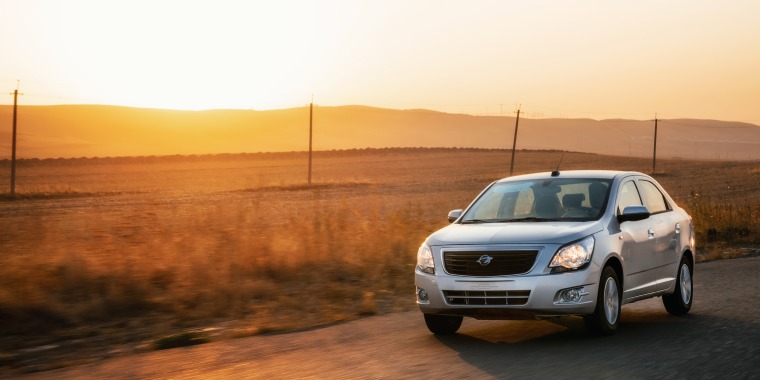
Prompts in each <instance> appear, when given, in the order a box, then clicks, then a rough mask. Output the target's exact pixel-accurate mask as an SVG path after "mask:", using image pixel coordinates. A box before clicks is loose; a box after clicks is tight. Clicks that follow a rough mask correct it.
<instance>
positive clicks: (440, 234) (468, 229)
mask: <svg viewBox="0 0 760 380" xmlns="http://www.w3.org/2000/svg"><path fill="white" fill-rule="evenodd" d="M601 230H602V224H601V223H600V222H599V221H591V222H526V223H482V224H458V223H455V224H451V225H449V226H446V227H444V228H442V229H440V230H438V231H436V232H435V233H433V234H432V235H430V237H428V239H427V242H428V244H430V245H486V244H542V245H544V244H565V243H568V242H571V241H574V240H577V239H581V238H583V237H586V236H588V235H591V234H594V233H596V232H599V231H601Z"/></svg>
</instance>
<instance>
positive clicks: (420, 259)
mask: <svg viewBox="0 0 760 380" xmlns="http://www.w3.org/2000/svg"><path fill="white" fill-rule="evenodd" d="M417 269H419V270H420V272H423V273H429V274H434V273H435V263H434V262H433V252H431V251H430V247H428V245H427V244H422V245H421V246H420V249H418V250H417Z"/></svg>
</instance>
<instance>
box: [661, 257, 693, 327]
mask: <svg viewBox="0 0 760 380" xmlns="http://www.w3.org/2000/svg"><path fill="white" fill-rule="evenodd" d="M692 268H693V267H692V266H691V260H689V259H688V258H687V257H686V256H684V257H681V263H680V264H678V277H676V289H675V291H674V292H673V294H665V295H663V296H662V303H663V305H665V310H667V311H668V313H670V314H671V315H684V314H686V313H688V312H689V310H690V309H691V301H692V299H693V298H694V286H693V283H692V280H691V273H692Z"/></svg>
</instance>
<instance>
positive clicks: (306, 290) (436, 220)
mask: <svg viewBox="0 0 760 380" xmlns="http://www.w3.org/2000/svg"><path fill="white" fill-rule="evenodd" d="M561 155H562V153H561V152H552V151H535V152H527V151H520V152H518V154H517V160H518V161H517V163H518V165H517V166H516V167H517V168H518V172H517V173H516V174H520V173H527V172H534V171H548V170H552V169H554V167H556V162H558V160H559V157H560V156H561ZM304 158H305V155H303V154H297V153H287V154H282V155H277V154H262V155H255V154H253V155H232V156H225V157H222V158H220V157H216V156H214V157H209V158H208V159H204V158H203V157H188V158H186V159H183V158H182V157H170V158H166V159H162V158H149V159H147V158H146V159H145V160H140V159H137V158H129V159H124V160H118V159H103V160H104V161H102V162H101V161H98V159H88V160H82V159H77V160H78V161H77V162H67V161H66V160H63V161H61V160H56V161H51V162H49V163H47V164H45V163H41V162H40V161H35V162H33V164H34V165H32V163H27V165H24V164H23V161H22V164H21V165H20V168H22V169H23V170H20V173H24V174H23V176H22V177H20V179H19V183H18V192H19V195H18V197H14V198H13V199H6V198H3V197H4V195H0V199H2V200H3V201H2V202H0V211H2V213H1V214H0V230H1V231H2V233H0V320H2V321H3V323H0V352H1V351H4V350H6V351H7V350H13V349H15V348H18V347H24V346H28V345H30V344H39V339H27V337H28V336H46V338H47V339H53V340H54V339H56V337H59V338H60V339H68V338H66V336H68V335H67V334H66V331H69V330H71V329H76V328H79V327H81V326H99V325H109V324H112V323H114V321H121V320H126V321H136V324H135V326H138V327H134V326H133V327H130V328H124V329H123V330H124V331H123V332H122V334H136V333H135V332H134V331H136V330H135V329H137V328H142V329H146V330H148V331H150V333H141V334H138V335H139V336H146V335H153V336H154V337H165V339H166V340H167V341H166V343H160V344H159V343H156V347H158V346H162V347H163V345H164V344H166V345H172V344H175V343H172V342H174V341H175V338H174V336H175V334H182V333H183V332H186V331H191V330H192V329H193V328H195V327H198V326H209V325H214V324H218V323H222V322H224V321H238V322H239V324H240V325H241V326H242V327H241V328H240V330H239V331H242V332H238V333H234V334H231V335H230V336H246V335H250V334H254V333H261V332H266V331H280V330H282V329H291V328H300V327H304V326H313V325H322V324H327V323H331V322H335V321H342V320H350V319H353V318H358V317H361V316H367V315H375V314H383V313H387V312H393V311H399V310H409V309H412V308H413V307H414V294H413V289H414V283H413V281H414V280H413V269H414V265H415V257H416V251H417V247H418V246H419V244H421V243H422V241H423V240H424V238H425V237H426V236H427V235H428V234H430V233H431V232H432V231H434V230H436V229H437V228H440V227H442V226H444V225H446V224H447V222H446V214H447V212H448V211H449V210H451V209H455V208H464V207H466V206H467V204H468V203H469V202H470V201H471V200H472V199H473V198H474V197H475V196H476V195H477V194H478V193H479V192H480V191H481V190H482V188H483V187H485V186H486V185H487V184H488V183H490V182H491V181H493V180H496V179H498V178H500V177H504V176H506V175H507V173H506V171H505V168H508V167H509V152H508V151H499V150H467V149H396V150H394V149H378V150H371V149H370V150H355V151H343V152H318V154H316V155H315V158H316V159H315V162H314V164H315V165H314V168H315V173H314V176H315V178H316V179H317V180H315V183H314V184H312V185H311V186H309V185H306V184H305V182H306V181H305V177H306V171H305V160H304ZM649 165H650V161H648V160H645V159H635V158H629V157H609V156H598V155H593V154H581V153H567V154H566V155H565V158H564V159H563V163H562V168H561V169H563V170H569V169H588V168H596V169H620V170H638V171H642V172H646V171H647V168H648V167H649ZM658 167H661V168H662V169H661V170H662V171H661V172H659V173H656V174H655V177H656V178H657V179H658V181H660V182H661V183H662V184H663V186H664V187H665V188H666V189H667V190H668V192H669V193H670V194H671V196H673V197H674V198H675V199H676V201H677V202H678V203H679V204H680V205H681V206H683V207H684V208H686V209H687V210H688V211H689V213H690V214H691V215H692V217H693V218H694V224H695V227H696V232H697V234H696V236H697V255H698V260H700V261H701V260H710V259H716V258H724V257H725V256H726V254H725V253H726V250H725V249H723V248H725V247H726V246H734V247H735V246H737V245H739V246H741V245H743V244H746V245H757V244H758V243H760V194H759V193H760V192H758V190H759V189H758V188H759V187H760V171H758V166H757V163H756V162H755V163H751V162H750V163H735V162H709V161H704V162H702V161H683V160H673V161H666V160H663V161H662V162H661V163H660V164H659V165H658ZM0 169H2V166H1V165H0ZM0 177H3V178H4V173H0ZM0 186H1V187H2V188H5V186H7V183H3V182H2V181H0ZM40 194H42V195H40ZM703 247H706V248H707V250H706V251H703ZM736 252H738V253H737V254H741V253H742V252H745V251H742V250H740V249H737V250H736ZM128 325H129V324H128ZM129 326H132V325H129ZM140 326H142V327H140ZM95 328H96V327H93V329H95ZM117 331H118V329H117ZM113 334H117V333H113ZM121 339H127V340H128V339H129V338H128V337H122V338H121ZM193 339H194V338H193V337H190V336H180V337H177V338H176V341H177V342H179V343H176V344H190V343H188V342H195V341H193ZM204 339H206V338H205V337H204ZM208 339H213V338H208Z"/></svg>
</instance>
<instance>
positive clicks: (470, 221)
mask: <svg viewBox="0 0 760 380" xmlns="http://www.w3.org/2000/svg"><path fill="white" fill-rule="evenodd" d="M561 220H562V219H556V218H555V219H551V218H538V217H535V216H530V217H526V218H516V219H467V220H463V221H462V224H476V223H518V222H557V221H561Z"/></svg>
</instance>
